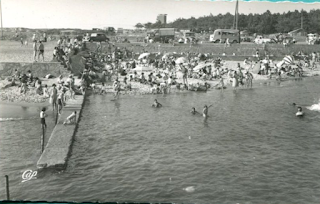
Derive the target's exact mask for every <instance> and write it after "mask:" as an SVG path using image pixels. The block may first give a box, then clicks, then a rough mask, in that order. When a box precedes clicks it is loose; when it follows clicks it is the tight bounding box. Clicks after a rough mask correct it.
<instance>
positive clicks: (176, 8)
mask: <svg viewBox="0 0 320 204" xmlns="http://www.w3.org/2000/svg"><path fill="white" fill-rule="evenodd" d="M1 4H2V15H3V19H2V21H3V27H4V28H29V29H83V30H92V28H100V29H102V28H104V27H114V28H115V29H117V28H124V29H134V26H135V25H136V24H137V23H142V24H145V23H148V22H151V23H155V22H156V17H157V15H158V14H167V23H172V22H173V21H175V20H177V19H179V18H184V19H188V18H191V17H195V18H199V17H203V16H209V15H210V14H212V15H214V16H216V15H219V14H226V13H231V14H233V15H234V10H235V4H236V2H235V1H210V0H201V1H195V0H99V1H93V0H1ZM302 9H303V10H305V11H307V12H309V11H310V10H312V9H315V10H316V9H320V2H318V3H315V2H308V3H293V2H288V1H287V2H277V3H273V2H267V1H251V2H248V1H246V0H244V1H239V14H246V15H248V14H250V13H251V14H262V13H264V12H265V11H266V10H269V11H270V12H271V13H285V12H288V11H295V10H298V11H301V10H302Z"/></svg>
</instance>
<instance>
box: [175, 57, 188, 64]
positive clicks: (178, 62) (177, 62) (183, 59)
mask: <svg viewBox="0 0 320 204" xmlns="http://www.w3.org/2000/svg"><path fill="white" fill-rule="evenodd" d="M187 62H188V60H187V59H186V58H185V57H179V58H178V59H177V60H176V64H183V63H187Z"/></svg>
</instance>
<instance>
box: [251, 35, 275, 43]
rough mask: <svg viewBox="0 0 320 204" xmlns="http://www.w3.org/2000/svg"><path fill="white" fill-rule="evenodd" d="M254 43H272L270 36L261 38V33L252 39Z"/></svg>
mask: <svg viewBox="0 0 320 204" xmlns="http://www.w3.org/2000/svg"><path fill="white" fill-rule="evenodd" d="M254 43H256V44H264V43H272V41H271V39H270V38H263V36H262V35H258V36H257V37H256V39H254Z"/></svg>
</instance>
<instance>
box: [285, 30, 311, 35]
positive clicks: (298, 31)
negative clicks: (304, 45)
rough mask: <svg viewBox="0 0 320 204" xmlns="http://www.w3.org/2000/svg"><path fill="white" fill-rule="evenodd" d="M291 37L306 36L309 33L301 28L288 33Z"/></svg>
mask: <svg viewBox="0 0 320 204" xmlns="http://www.w3.org/2000/svg"><path fill="white" fill-rule="evenodd" d="M288 34H289V35H290V36H306V35H307V32H306V31H305V30H304V29H303V28H299V29H296V30H293V31H290V32H289V33H288Z"/></svg>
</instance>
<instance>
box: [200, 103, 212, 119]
mask: <svg viewBox="0 0 320 204" xmlns="http://www.w3.org/2000/svg"><path fill="white" fill-rule="evenodd" d="M211 106H212V105H210V106H207V105H204V107H203V110H202V115H203V117H205V118H207V117H208V109H209V108H210V107H211Z"/></svg>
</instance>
